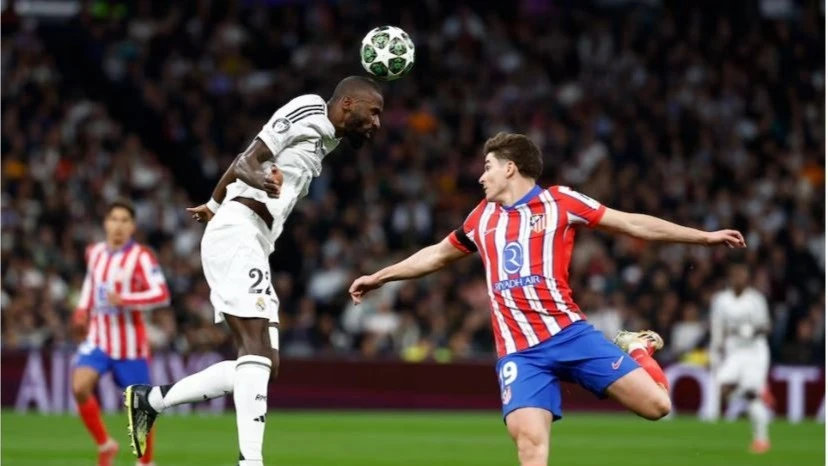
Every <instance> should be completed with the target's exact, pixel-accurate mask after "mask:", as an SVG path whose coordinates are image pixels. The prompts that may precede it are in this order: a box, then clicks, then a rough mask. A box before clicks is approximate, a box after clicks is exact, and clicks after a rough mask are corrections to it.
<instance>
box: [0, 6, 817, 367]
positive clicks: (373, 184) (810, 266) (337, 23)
mask: <svg viewBox="0 0 828 466" xmlns="http://www.w3.org/2000/svg"><path fill="white" fill-rule="evenodd" d="M502 3H503V4H502V5H500V6H498V7H496V8H497V10H487V11H478V10H475V9H473V8H470V7H465V6H462V4H459V3H458V4H455V3H454V2H428V1H427V2H423V3H422V5H420V6H419V7H416V8H415V7H411V6H403V5H402V4H392V3H389V2H380V1H370V2H359V1H351V0H344V1H340V2H312V3H308V4H305V3H304V2H287V1H284V2H280V1H275V0H270V1H238V2H210V1H206V0H202V1H196V2H191V3H178V2H170V3H164V2H149V1H139V2H136V3H132V2H117V1H110V2H107V1H97V2H91V3H88V4H86V5H85V7H84V8H85V9H84V10H83V12H82V13H81V14H80V15H79V16H78V17H77V18H74V19H72V20H71V21H69V22H65V23H63V22H57V23H39V24H38V23H34V22H32V21H30V20H28V19H26V18H21V17H14V16H13V15H11V14H9V15H7V14H5V13H4V17H3V32H2V34H3V37H2V38H3V41H2V73H3V81H2V100H3V107H2V238H1V239H2V243H1V244H2V345H3V349H20V348H32V347H42V346H46V345H51V346H71V345H72V344H73V340H72V336H71V335H70V332H69V330H68V321H69V317H70V315H71V311H72V309H73V306H74V303H75V302H76V300H77V295H78V292H79V289H80V285H81V282H82V280H83V274H84V263H83V250H84V247H85V245H86V244H87V243H89V242H92V241H96V240H100V239H101V235H102V231H101V227H100V226H101V221H102V212H103V209H104V207H105V205H106V204H107V202H109V201H111V200H113V199H115V198H116V197H118V196H127V197H129V198H130V199H132V200H133V201H134V202H135V204H136V206H137V222H138V229H139V237H138V239H139V241H144V242H147V243H148V244H150V245H151V246H152V247H153V248H155V250H156V251H157V253H158V255H159V259H160V261H161V264H162V267H163V270H164V273H165V276H166V278H167V280H168V282H169V284H170V287H171V290H172V292H173V300H172V304H171V306H170V307H169V308H166V309H161V310H157V311H154V312H153V313H152V316H151V322H152V325H151V338H152V341H153V345H154V346H155V348H156V351H158V350H164V349H175V350H178V351H199V350H204V349H213V348H216V347H219V348H221V347H225V348H226V345H228V344H229V341H228V338H227V336H228V335H227V333H226V331H225V330H224V328H223V327H221V326H215V325H213V323H212V318H213V311H212V309H211V307H210V302H209V290H208V288H207V286H206V283H205V281H204V279H203V276H202V273H201V267H200V260H199V256H198V254H199V241H200V238H201V232H202V231H203V226H201V225H198V224H196V223H194V222H193V221H192V220H191V219H190V217H189V216H188V215H187V212H186V211H185V210H184V209H185V207H189V206H193V205H196V204H200V203H202V202H204V201H206V200H207V199H209V196H210V192H211V190H212V187H213V186H214V183H215V182H216V180H217V179H218V177H219V176H220V175H221V173H222V172H223V170H224V169H225V168H226V167H227V166H228V165H229V164H230V162H231V161H232V159H233V158H234V156H235V154H236V153H238V152H239V151H240V150H242V149H243V148H244V147H246V145H247V144H248V143H249V141H250V139H251V137H252V136H253V135H255V134H256V132H257V128H258V127H259V126H260V125H261V124H262V123H263V122H265V121H266V120H267V119H268V117H269V116H270V114H271V113H272V112H273V111H274V110H275V109H276V108H278V107H279V106H280V105H281V104H282V103H284V102H285V101H286V100H288V99H289V98H291V97H293V96H295V95H297V94H299V93H304V92H315V93H320V94H322V95H323V97H327V94H329V93H330V92H331V90H332V86H333V85H334V84H335V83H336V81H337V80H338V79H340V78H341V77H343V76H345V75H347V74H355V73H360V72H361V69H360V68H359V63H358V53H357V45H356V44H358V43H359V41H360V39H361V37H362V35H363V34H364V33H365V32H367V31H368V30H369V29H371V28H372V27H374V26H376V25H379V24H385V23H391V24H398V25H399V26H401V27H402V28H403V29H405V30H406V31H408V32H409V33H410V34H411V36H412V37H413V38H414V39H415V42H416V45H417V62H416V65H415V67H414V70H413V71H412V73H411V74H410V75H409V76H407V77H405V78H404V79H401V80H399V81H396V82H393V83H389V84H387V85H385V88H386V103H385V113H384V116H383V129H382V130H381V131H380V132H379V133H378V134H377V136H376V138H375V141H374V142H373V143H372V144H370V145H369V146H368V147H365V148H363V149H361V150H359V151H353V150H352V149H350V148H349V147H346V146H343V147H342V148H341V149H340V150H338V151H337V152H335V153H333V154H331V155H330V156H329V157H328V158H327V159H326V167H325V169H324V171H323V174H322V176H321V177H320V178H319V179H317V180H316V181H314V183H313V185H312V190H311V193H310V195H309V196H308V198H307V199H305V200H303V201H302V202H300V203H299V205H298V206H297V208H296V211H295V213H294V215H293V216H292V218H291V220H290V221H289V223H288V226H287V228H286V230H285V233H284V234H283V236H282V238H281V239H280V240H279V242H278V244H277V254H276V255H274V257H273V258H272V260H271V262H272V266H273V270H274V275H273V276H274V285H275V288H276V290H277V293H278V294H279V296H280V300H281V319H282V323H281V325H282V332H281V334H282V344H281V346H282V350H283V353H284V354H286V355H289V356H295V357H328V356H344V357H352V356H353V357H356V356H359V357H366V358H379V357H402V358H405V359H406V360H410V361H419V360H424V359H436V360H439V361H449V360H456V359H466V358H482V357H491V356H492V355H493V342H492V337H491V331H490V327H489V326H490V321H489V311H488V298H487V296H486V286H485V283H484V276H483V272H482V267H481V266H480V265H479V261H478V260H477V259H467V260H465V261H461V262H460V263H458V264H456V265H455V266H453V268H452V270H451V271H450V272H448V273H440V274H436V275H434V276H431V277H428V278H426V279H421V280H418V281H413V282H407V283H395V284H390V285H387V286H386V287H384V288H383V289H382V290H381V292H380V293H377V294H376V295H375V297H373V298H372V299H369V300H368V301H367V302H366V303H364V304H363V305H361V306H359V307H354V306H352V305H351V304H350V301H349V299H348V296H347V292H346V291H347V287H348V285H349V284H350V282H351V280H352V279H353V278H354V277H355V276H358V274H360V273H363V272H371V271H374V270H376V269H377V268H379V267H381V266H382V265H383V264H387V263H389V262H391V261H394V260H397V259H399V258H401V257H403V256H405V255H407V254H408V253H410V252H412V251H414V250H416V249H417V248H419V247H422V246H423V245H426V244H429V243H431V242H434V241H439V240H440V239H442V238H443V237H444V236H445V235H446V234H448V233H449V232H450V231H451V230H452V229H454V228H456V227H457V226H458V225H459V224H460V223H461V222H462V221H463V219H464V216H465V215H466V213H467V212H468V211H469V210H470V209H471V208H472V207H473V206H474V205H475V204H476V202H477V201H478V200H479V199H480V197H481V190H480V188H479V186H478V185H477V178H478V176H479V175H480V173H481V170H482V161H483V157H482V154H481V153H480V150H481V147H482V143H483V142H484V141H485V139H486V138H487V137H489V136H491V135H493V134H495V133H496V132H498V131H501V130H508V131H516V132H525V133H527V134H529V135H530V136H531V137H532V138H533V139H534V140H535V141H536V142H537V143H538V144H539V145H541V146H542V148H543V151H544V154H545V175H544V177H543V182H544V183H547V184H552V183H559V184H566V185H570V186H573V187H576V188H577V189H579V190H581V191H583V192H585V193H587V194H588V195H590V196H592V197H594V198H596V199H598V200H600V201H602V202H605V203H607V204H608V205H610V206H612V207H615V208H619V209H623V210H629V211H641V212H645V213H649V214H653V215H657V216H662V217H664V218H667V219H670V220H673V221H676V222H679V223H683V224H687V225H693V226H697V227H700V228H704V229H718V228H724V227H734V228H738V229H740V230H741V231H743V232H744V233H745V236H746V239H747V243H748V246H749V249H748V251H747V253H746V255H745V258H746V260H748V261H749V262H750V264H751V268H752V271H753V273H754V277H753V278H754V281H755V286H757V287H758V288H759V289H760V290H761V291H762V292H763V293H764V294H765V295H766V296H767V297H768V300H769V304H770V308H771V312H772V317H773V324H774V326H773V331H772V334H771V336H770V341H771V346H772V351H773V358H774V360H775V361H777V362H787V363H821V362H822V361H823V359H824V352H823V348H824V338H825V292H824V277H825V275H824V274H825V249H824V248H825V230H824V210H825V198H824V182H825V180H824V173H825V166H824V153H823V150H824V149H823V148H824V143H825V140H824V136H825V135H824V132H823V129H824V117H825V115H824V107H823V102H824V100H825V99H824V97H825V95H824V80H825V76H824V60H823V57H824V49H823V47H824V31H820V28H819V24H818V21H821V18H822V16H820V15H819V14H818V13H817V12H816V6H815V5H816V3H817V2H804V3H803V4H802V5H803V6H802V9H800V10H798V11H797V12H796V14H795V15H793V16H792V17H791V18H788V19H773V18H768V17H765V16H763V15H764V14H765V13H767V12H763V11H761V10H760V9H758V8H757V6H756V5H753V4H750V5H748V4H746V3H743V2H734V3H733V4H731V3H730V2H719V3H720V4H719V5H713V4H709V5H708V6H707V7H702V6H698V5H696V3H694V2H687V3H686V4H685V5H684V6H681V7H674V8H672V9H670V8H664V7H661V6H659V2H650V3H649V6H648V5H641V4H639V3H637V2H636V3H635V5H636V6H627V2H606V1H605V2H596V3H599V4H601V5H602V6H601V8H598V7H594V6H591V5H593V4H592V3H589V2H552V1H549V0H524V1H520V2H502ZM737 3H738V5H737ZM703 8H715V9H716V10H714V11H707V10H704V9H703ZM748 25H753V26H750V27H748ZM576 243H577V247H576V249H575V252H574V254H573V257H572V265H571V275H570V276H571V282H572V284H573V288H574V294H575V298H576V301H578V302H579V303H580V304H581V306H582V308H583V309H584V310H585V311H586V312H587V313H588V315H589V316H590V318H591V319H592V321H593V322H594V323H595V324H596V325H597V326H598V327H599V328H600V329H601V330H602V331H604V332H606V333H607V334H608V335H612V334H614V332H615V331H616V330H618V329H620V328H627V329H630V330H637V329H642V328H653V329H655V330H657V331H659V332H661V333H662V335H664V336H665V339H666V340H667V344H668V351H666V352H664V354H663V355H662V358H664V359H670V360H676V359H679V358H682V357H684V356H685V355H687V354H688V353H692V352H693V350H694V349H696V348H699V347H703V346H704V344H705V341H706V334H707V330H706V326H707V314H708V310H709V309H708V308H709V302H710V297H711V295H712V294H713V293H714V292H715V291H717V290H718V289H721V288H722V287H723V286H724V285H725V272H726V266H727V264H728V262H729V261H730V260H731V259H732V258H733V257H735V256H734V255H733V254H732V252H731V251H728V250H724V249H705V248H702V247H684V246H664V245H652V244H642V243H640V242H637V241H634V240H631V239H626V238H618V239H612V238H610V237H608V236H606V235H602V234H598V233H593V232H588V231H584V232H582V233H580V234H579V238H578V240H577V242H576Z"/></svg>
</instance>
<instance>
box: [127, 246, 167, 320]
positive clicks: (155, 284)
mask: <svg viewBox="0 0 828 466" xmlns="http://www.w3.org/2000/svg"><path fill="white" fill-rule="evenodd" d="M135 269H136V270H135V273H136V274H141V275H142V276H143V277H144V280H145V283H146V286H145V287H144V289H142V290H136V291H131V292H128V293H124V294H122V295H121V301H122V302H123V305H124V306H127V307H130V308H133V309H140V310H150V309H154V308H157V307H161V306H166V305H168V304H169V303H170V290H169V288H168V287H167V281H166V280H165V279H164V273H163V272H162V271H161V266H160V265H159V264H158V259H156V257H155V254H153V253H152V251H150V250H149V249H146V248H145V249H144V250H142V251H141V253H140V255H139V256H138V263H137V264H135Z"/></svg>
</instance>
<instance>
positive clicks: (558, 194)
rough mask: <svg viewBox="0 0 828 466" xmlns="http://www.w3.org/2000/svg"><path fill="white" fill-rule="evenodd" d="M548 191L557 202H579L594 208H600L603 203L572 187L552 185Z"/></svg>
mask: <svg viewBox="0 0 828 466" xmlns="http://www.w3.org/2000/svg"><path fill="white" fill-rule="evenodd" d="M546 191H547V192H548V193H549V194H550V195H551V196H552V199H554V200H555V201H556V202H568V201H579V202H582V203H584V204H586V205H588V206H590V207H592V208H598V206H600V205H601V203H600V202H599V201H597V200H595V199H593V198H591V197H589V196H587V195H586V194H584V193H582V192H581V191H578V190H576V189H574V188H572V187H571V186H566V185H557V184H556V185H552V186H548V187H547V188H546Z"/></svg>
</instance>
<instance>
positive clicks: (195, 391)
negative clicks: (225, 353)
mask: <svg viewBox="0 0 828 466" xmlns="http://www.w3.org/2000/svg"><path fill="white" fill-rule="evenodd" d="M235 379H236V361H222V362H219V363H216V364H213V365H212V366H210V367H208V368H206V369H204V370H203V371H201V372H196V373H195V374H192V375H189V376H187V377H184V378H183V379H181V380H179V381H178V382H176V383H174V384H172V385H163V386H160V387H152V390H150V393H149V397H148V398H149V403H150V406H152V409H154V410H156V411H158V412H159V413H160V412H161V411H164V410H165V409H167V408H171V407H173V406H178V405H180V404H185V403H197V402H199V401H205V400H212V399H213V398H218V397H220V396H224V395H229V394H230V393H232V392H233V382H234V381H235Z"/></svg>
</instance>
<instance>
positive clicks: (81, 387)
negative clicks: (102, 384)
mask: <svg viewBox="0 0 828 466" xmlns="http://www.w3.org/2000/svg"><path fill="white" fill-rule="evenodd" d="M94 390H95V383H94V381H90V380H85V379H81V378H73V379H72V395H73V396H74V397H75V400H77V401H80V402H84V401H86V400H87V399H88V398H89V397H91V396H92V392H93V391H94Z"/></svg>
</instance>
